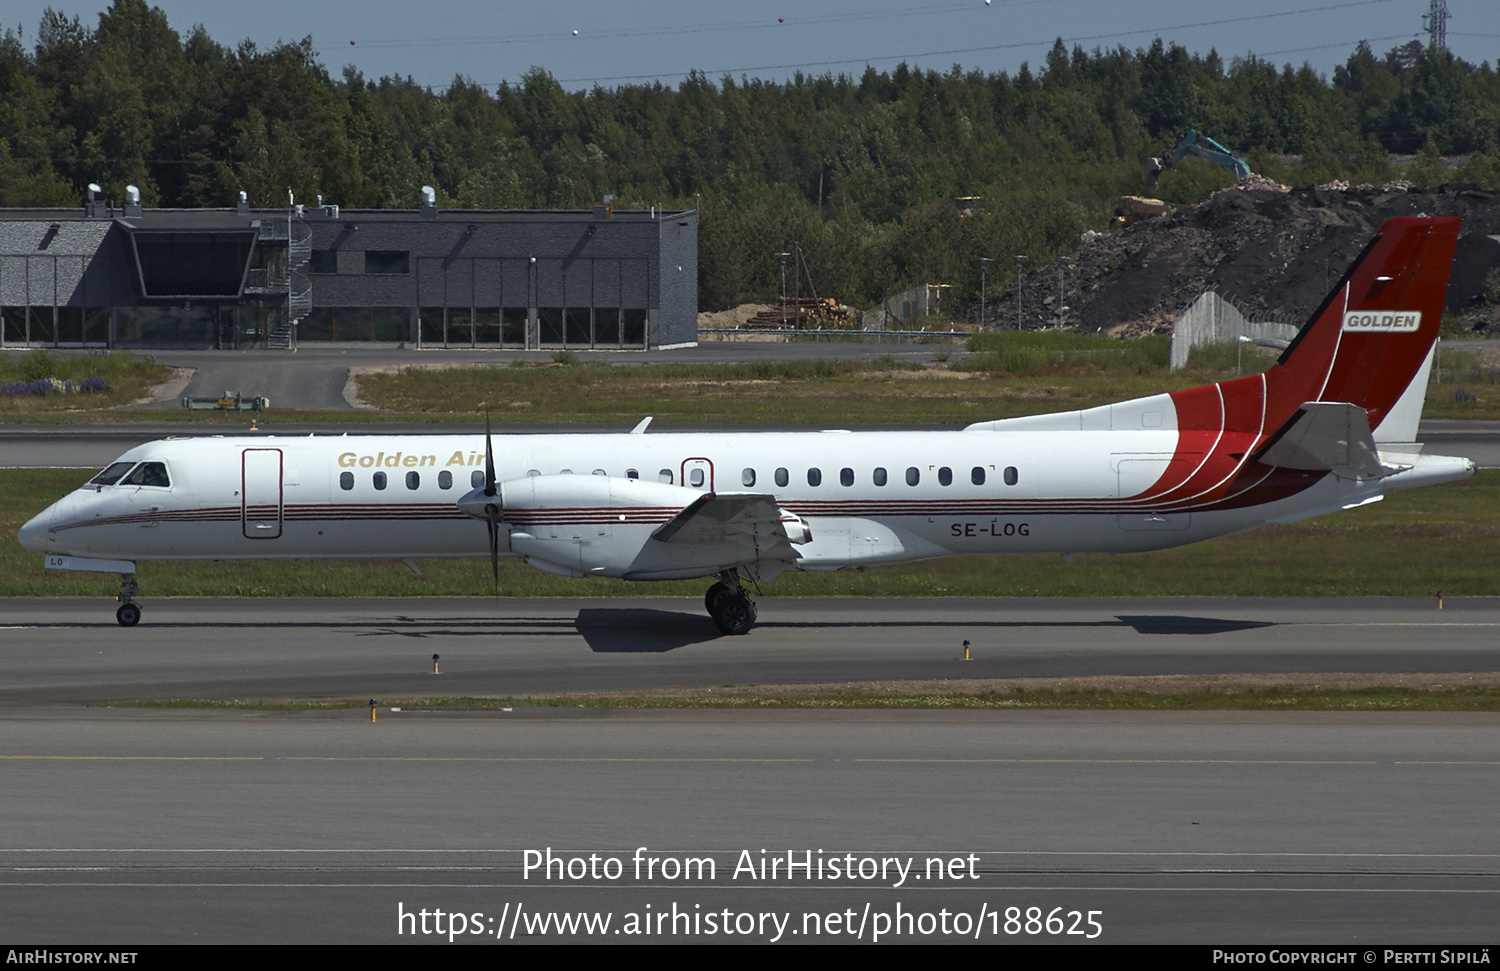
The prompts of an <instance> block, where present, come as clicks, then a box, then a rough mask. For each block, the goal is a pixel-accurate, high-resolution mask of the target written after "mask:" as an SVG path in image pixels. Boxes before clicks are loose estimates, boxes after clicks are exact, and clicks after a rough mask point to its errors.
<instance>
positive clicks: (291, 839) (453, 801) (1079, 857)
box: [0, 598, 1500, 945]
mask: <svg viewBox="0 0 1500 971" xmlns="http://www.w3.org/2000/svg"><path fill="white" fill-rule="evenodd" d="M145 603H146V616H145V620H144V621H143V622H142V625H141V626H139V627H136V628H134V629H130V630H125V629H121V628H119V627H117V626H115V625H114V622H113V616H112V611H111V609H110V604H109V603H108V601H107V600H99V601H94V600H88V601H84V600H14V601H6V602H4V603H3V604H0V628H3V633H0V765H3V767H4V768H3V771H4V773H5V779H6V785H5V786H0V819H3V820H5V825H4V827H3V828H0V913H4V914H5V915H6V918H5V921H6V926H7V929H8V930H10V931H11V932H12V933H11V934H10V936H11V937H12V938H13V939H22V940H25V941H26V943H28V944H46V943H56V944H73V945H77V944H82V943H105V942H108V943H111V944H122V943H127V942H128V943H131V944H145V943H159V942H192V941H204V942H218V943H234V942H267V941H274V942H304V941H305V942H322V941H329V942H346V941H347V942H393V943H404V942H411V943H437V942H447V940H448V937H449V933H450V932H454V931H455V929H457V930H458V931H460V932H459V933H455V934H454V940H455V941H460V940H462V941H469V942H476V943H477V942H493V941H496V940H499V941H506V940H510V939H512V935H514V939H515V940H527V941H559V940H581V939H602V940H609V941H611V942H636V941H662V940H689V939H691V940H704V941H743V940H753V941H770V940H779V941H781V942H788V941H794V942H795V941H808V940H814V941H834V940H850V939H857V940H863V941H870V940H873V939H876V935H877V933H879V934H880V935H881V936H880V938H879V939H880V940H884V941H896V940H905V941H915V940H927V941H939V940H941V941H945V942H946V941H953V942H957V941H980V942H986V943H988V942H994V941H1002V942H1003V941H1016V942H1021V941H1026V942H1036V941H1055V942H1073V943H1082V944H1086V943H1088V941H1089V940H1090V939H1092V940H1096V941H1100V942H1113V943H1123V942H1195V943H1209V944H1215V945H1223V944H1233V943H1257V942H1258V943H1273V944H1280V945H1291V944H1296V943H1349V944H1354V945H1359V944H1368V943H1379V944H1392V943H1411V942H1423V943H1441V944H1449V945H1456V944H1464V943H1484V942H1489V941H1493V939H1494V919H1493V915H1494V913H1495V906H1496V903H1497V901H1500V853H1497V850H1496V847H1495V845H1494V839H1493V831H1494V806H1495V805H1496V804H1497V799H1500V771H1497V769H1500V716H1495V715H1489V714H1477V715H1447V714H1387V715H1382V714H1364V713H1359V714H1339V713H1319V714H1294V713H1212V712H1210V713H1192V714H1169V713H1149V712H1144V713H1092V712H1005V711H999V712H967V711H958V712H945V711H898V712H869V711H817V712H797V711H725V712H713V711H644V712H642V711H630V712H625V711H608V710H598V709H542V708H527V707H521V708H517V709H515V710H513V711H510V712H493V711H492V712H476V711H469V712H457V713H453V712H450V713H438V712H434V711H423V710H403V711H401V712H392V711H390V710H389V709H388V708H382V709H381V710H380V712H379V720H378V721H377V722H376V723H374V724H371V722H370V720H369V714H368V711H367V710H366V709H356V710H353V711H341V712H292V713H278V712H255V713H244V712H224V711H194V710H182V709H169V710H163V709H129V708H118V707H113V708H103V707H92V706H96V705H99V704H101V703H104V702H110V701H114V702H119V701H123V700H126V699H130V698H185V697H192V698H196V697H202V698H222V699H235V698H240V699H256V698H271V697H286V696H298V697H320V696H321V697H329V696H334V697H357V698H364V697H367V696H368V697H376V698H379V697H380V696H382V695H385V696H386V698H387V700H386V702H385V704H386V705H389V704H390V700H389V699H390V698H391V697H405V698H410V697H423V696H433V695H464V694H491V693H524V692H528V691H563V690H578V691H587V690H601V689H608V688H615V687H627V686H631V685H653V684H677V685H704V686H714V685H719V684H725V683H735V684H746V683H769V682H777V681H787V680H792V681H803V680H825V681H838V680H850V679H860V680H867V679H871V678H879V677H913V678H917V677H920V678H951V677H988V676H1013V675H1018V674H1025V673H1033V674H1034V673H1045V672H1050V673H1053V674H1097V673H1105V672H1110V671H1116V672H1127V671H1130V672H1140V673H1148V672H1159V673H1166V672H1190V671H1211V670H1267V671H1281V670H1302V671H1347V670H1396V671H1432V672H1442V671H1448V672H1453V673H1455V674H1456V673H1457V672H1461V671H1466V670H1468V671H1472V670H1496V669H1497V668H1500V664H1497V663H1495V658H1496V649H1495V647H1494V644H1495V642H1496V637H1495V633H1496V627H1497V625H1500V601H1496V600H1459V601H1453V600H1450V601H1448V602H1447V603H1446V604H1445V606H1444V609H1443V610H1442V611H1438V610H1437V609H1436V606H1435V604H1434V603H1432V602H1427V601H1408V600H1362V601H1359V600H1356V601H1339V600H1305V601H1304V600H1165V599H1163V600H1145V601H1142V600H1113V601H1110V600H1083V601H1066V600H1051V601H1045V600H1017V601H1011V600H993V601H975V600H958V601H943V600H921V601H896V602H880V601H851V600H779V599H768V600H765V601H763V602H762V608H761V617H762V618H763V624H762V626H760V627H758V628H756V629H755V630H754V631H752V632H751V633H750V634H749V635H747V636H745V637H738V638H722V637H717V636H715V635H714V633H713V630H712V626H711V624H709V623H708V621H707V619H706V618H705V617H702V616H700V614H701V605H699V604H696V603H694V602H692V601H688V600H667V599H664V600H656V601H635V600H632V601H595V600H538V601H524V600H523V601H503V600H502V601H493V600H415V601H407V600H384V601H306V600H303V601H246V600H240V601H205V600H181V601H174V600H158V601H153V600H151V599H150V598H147V599H146V601H145ZM965 638H968V639H970V640H971V641H972V642H973V644H974V647H975V654H976V660H974V661H970V662H967V663H965V662H963V661H961V660H959V655H960V644H961V641H962V640H963V639H965ZM433 653H438V654H440V655H441V664H442V670H443V673H442V674H440V675H433V674H432V673H431V655H432V654H433ZM403 707H405V706H403ZM548 848H550V849H551V851H552V853H553V858H554V861H555V863H554V869H553V870H552V872H551V875H550V876H549V875H548V872H547V870H546V868H545V866H543V867H541V868H540V869H533V870H531V871H528V870H527V868H526V865H527V863H528V861H529V860H530V861H531V862H536V861H538V860H541V861H543V862H544V861H545V859H546V857H545V852H546V851H547V849H548ZM638 848H645V849H644V850H641V851H640V852H639V853H638V852H637V850H638ZM528 851H532V854H533V855H532V856H530V857H528ZM590 857H593V861H592V862H590ZM637 857H639V858H640V860H641V861H642V862H641V863H637ZM653 859H654V860H655V862H654V863H651V862H649V861H651V860H653ZM788 859H790V861H791V862H792V863H794V864H800V863H802V862H807V863H809V864H810V865H812V866H813V869H812V870H811V871H804V870H802V869H801V868H800V867H796V868H793V869H791V870H790V871H788V869H787V868H786V863H787V861H788ZM773 863H774V864H775V865H776V870H775V871H774V872H773V871H772V870H771V869H769V868H770V867H771V865H772V864H773ZM710 864H711V869H710ZM820 865H821V867H822V869H818V867H819V866H820ZM613 866H618V868H619V869H618V871H615V870H612V869H611V867H613ZM638 866H640V867H643V869H642V870H641V871H640V875H639V876H638V875H637V867H638ZM763 867H764V869H763ZM644 868H649V872H647V870H646V869H644ZM850 869H852V870H853V873H852V874H851V875H846V874H845V871H846V870H850ZM903 869H904V870H905V874H904V877H903ZM611 873H613V874H614V875H613V876H611V875H610V874H611ZM1010 908H1015V909H1014V910H1010ZM1033 908H1035V909H1033ZM423 911H425V912H426V913H425V915H424V914H423V913H422V912H423ZM438 911H441V912H442V917H441V918H439V917H438V916H437V912H438ZM403 914H405V915H408V916H407V917H403V916H402V915H403ZM455 914H462V915H463V920H462V922H461V923H460V922H459V921H458V919H457V918H456V917H454V916H453V915H455ZM663 915H665V916H663ZM1049 917H1050V918H1053V919H1052V921H1051V922H1050V923H1049V921H1048V918H1049ZM606 919H607V920H608V921H609V924H608V925H607V926H606V925H604V924H603V923H602V922H603V921H604V920H606ZM561 920H565V921H577V920H587V921H588V922H591V923H590V924H589V925H588V926H585V925H584V924H566V925H563V924H559V923H557V922H558V921H561ZM424 925H425V930H426V933H423V930H424ZM589 927H592V930H590V929H589ZM439 929H441V931H442V933H438V931H439ZM475 929H477V930H479V931H480V933H477V934H475V933H471V931H473V930H475ZM1070 931H1072V932H1073V933H1069V932H1070ZM778 935H779V936H778Z"/></svg>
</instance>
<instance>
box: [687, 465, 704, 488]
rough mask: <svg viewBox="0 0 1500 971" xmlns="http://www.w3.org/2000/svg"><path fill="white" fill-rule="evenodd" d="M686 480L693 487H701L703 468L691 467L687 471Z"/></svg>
mask: <svg viewBox="0 0 1500 971" xmlns="http://www.w3.org/2000/svg"><path fill="white" fill-rule="evenodd" d="M688 482H689V484H691V485H692V487H693V488H694V489H701V488H703V470H702V469H693V470H692V471H691V472H689V473H688Z"/></svg>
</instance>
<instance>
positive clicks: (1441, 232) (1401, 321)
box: [1266, 217, 1459, 428]
mask: <svg viewBox="0 0 1500 971" xmlns="http://www.w3.org/2000/svg"><path fill="white" fill-rule="evenodd" d="M1458 225H1459V220H1457V219H1452V218H1446V219H1425V218H1418V217H1404V218H1401V219H1392V220H1389V221H1388V222H1386V224H1385V225H1384V226H1382V227H1380V235H1378V236H1376V237H1375V239H1374V240H1372V241H1371V243H1370V245H1369V246H1367V247H1366V248H1365V251H1364V253H1362V254H1361V255H1360V257H1359V259H1357V260H1356V261H1355V262H1354V265H1353V266H1352V267H1350V269H1349V272H1348V273H1347V274H1345V275H1344V279H1343V280H1341V281H1340V282H1339V285H1338V286H1337V287H1336V288H1335V289H1334V291H1333V292H1332V293H1330V294H1329V295H1328V296H1327V297H1326V298H1325V299H1324V301H1323V305H1322V306H1321V307H1319V308H1318V310H1317V312H1316V313H1315V314H1313V317H1312V320H1311V321H1310V322H1309V323H1308V324H1307V325H1306V326H1305V327H1303V328H1302V331H1301V333H1299V334H1298V335H1297V339H1296V340H1294V341H1293V342H1292V344H1291V346H1290V347H1288V348H1287V349H1286V352H1285V353H1283V354H1282V355H1281V359H1280V360H1279V361H1277V362H1276V366H1275V367H1273V368H1272V369H1271V370H1270V371H1268V372H1267V373H1266V381H1267V384H1266V397H1267V401H1266V406H1267V416H1266V417H1267V421H1266V426H1267V427H1268V428H1276V427H1278V426H1280V425H1281V423H1282V422H1284V421H1286V420H1287V418H1289V417H1290V416H1291V414H1292V412H1293V411H1295V410H1296V409H1297V408H1298V406H1300V405H1302V404H1303V403H1304V402H1307V401H1347V402H1350V403H1351V404H1355V405H1358V406H1359V407H1361V408H1363V409H1364V411H1365V414H1366V415H1367V416H1368V417H1369V419H1370V427H1371V428H1378V427H1379V426H1380V423H1381V422H1382V421H1383V420H1384V419H1385V417H1386V415H1387V414H1389V413H1390V411H1391V409H1392V408H1394V407H1395V405H1396V402H1397V400H1399V399H1400V397H1401V394H1402V392H1404V391H1405V390H1406V388H1407V386H1408V385H1409V384H1411V381H1412V378H1413V377H1415V376H1416V374H1417V372H1418V371H1419V370H1420V369H1421V368H1422V363H1423V362H1424V361H1425V360H1426V359H1427V353H1428V351H1430V350H1431V349H1432V342H1433V341H1434V340H1436V339H1437V334H1438V325H1439V324H1440V323H1441V321H1442V316H1443V300H1444V298H1445V297H1446V296H1447V293H1448V274H1449V272H1450V271H1451V270H1452V269H1453V249H1454V247H1455V246H1456V245H1457V243H1458Z"/></svg>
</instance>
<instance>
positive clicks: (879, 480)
mask: <svg viewBox="0 0 1500 971" xmlns="http://www.w3.org/2000/svg"><path fill="white" fill-rule="evenodd" d="M875 484H876V485H878V486H883V485H885V469H876V470H875Z"/></svg>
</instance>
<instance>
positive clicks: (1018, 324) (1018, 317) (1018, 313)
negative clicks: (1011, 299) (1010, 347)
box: [1016, 253, 1026, 330]
mask: <svg viewBox="0 0 1500 971" xmlns="http://www.w3.org/2000/svg"><path fill="white" fill-rule="evenodd" d="M1025 262H1026V257H1024V256H1022V255H1020V254H1019V253H1018V254H1016V330H1020V329H1021V264H1022V263H1025Z"/></svg>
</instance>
